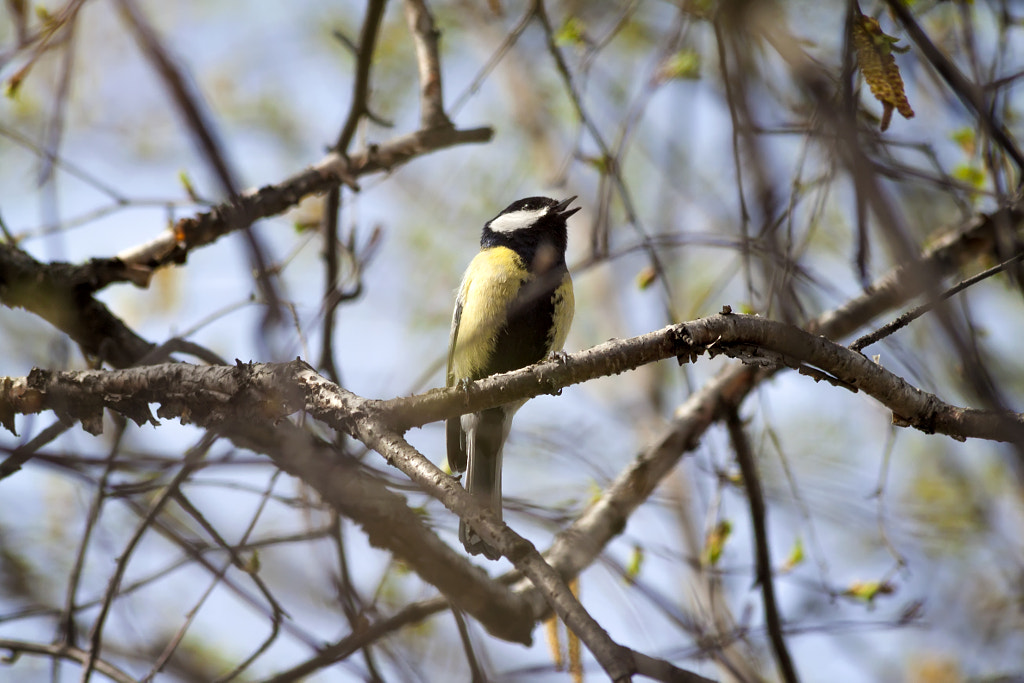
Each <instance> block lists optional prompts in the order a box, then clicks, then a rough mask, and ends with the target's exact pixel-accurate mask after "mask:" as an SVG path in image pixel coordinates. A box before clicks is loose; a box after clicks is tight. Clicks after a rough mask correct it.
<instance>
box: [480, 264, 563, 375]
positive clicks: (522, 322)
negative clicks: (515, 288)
mask: <svg viewBox="0 0 1024 683" xmlns="http://www.w3.org/2000/svg"><path fill="white" fill-rule="evenodd" d="M566 272H567V271H566V268H565V265H564V264H563V265H562V266H561V267H556V268H553V269H550V270H548V271H547V272H546V273H544V274H543V275H541V276H537V277H535V278H533V279H530V280H524V281H523V283H524V284H523V285H522V287H521V288H520V290H519V295H518V296H517V297H516V300H515V301H514V302H513V303H512V305H511V306H509V310H508V321H507V322H506V323H505V325H504V326H503V327H502V328H501V330H500V331H499V332H498V336H497V339H496V343H495V346H494V353H493V354H491V359H490V362H489V363H488V364H487V367H486V368H485V369H484V371H483V373H482V374H483V375H493V374H495V373H498V372H509V371H511V370H518V369H519V368H523V367H526V366H527V365H532V364H534V363H536V362H538V361H540V360H543V359H544V357H545V356H547V355H548V353H550V351H551V338H552V337H553V334H552V327H553V326H554V319H555V304H556V301H555V299H556V296H555V292H556V291H557V289H558V286H559V285H560V284H561V283H562V278H564V277H565V274H566Z"/></svg>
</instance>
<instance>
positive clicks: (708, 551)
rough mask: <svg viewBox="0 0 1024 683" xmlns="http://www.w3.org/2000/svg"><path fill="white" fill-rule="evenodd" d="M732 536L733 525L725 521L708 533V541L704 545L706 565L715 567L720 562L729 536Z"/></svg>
mask: <svg viewBox="0 0 1024 683" xmlns="http://www.w3.org/2000/svg"><path fill="white" fill-rule="evenodd" d="M730 534H732V523H731V522H730V521H729V520H727V519H723V520H722V521H721V522H719V523H718V524H716V525H715V528H714V529H712V530H711V532H710V533H708V537H707V540H706V541H705V543H704V563H705V564H706V565H708V566H710V567H714V566H715V565H716V564H718V560H719V559H721V557H722V551H724V550H725V542H726V541H728V540H729V535H730Z"/></svg>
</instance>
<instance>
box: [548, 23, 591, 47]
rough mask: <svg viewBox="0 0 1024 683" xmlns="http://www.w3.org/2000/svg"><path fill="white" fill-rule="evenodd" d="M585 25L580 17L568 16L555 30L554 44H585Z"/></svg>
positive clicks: (576, 45) (575, 45) (574, 45)
mask: <svg viewBox="0 0 1024 683" xmlns="http://www.w3.org/2000/svg"><path fill="white" fill-rule="evenodd" d="M586 32H587V25H586V24H584V23H583V21H582V20H581V19H577V18H576V17H569V18H568V19H566V20H565V23H563V24H562V26H561V28H559V29H558V30H557V31H555V45H561V46H573V47H582V46H584V45H586V44H587V40H586Z"/></svg>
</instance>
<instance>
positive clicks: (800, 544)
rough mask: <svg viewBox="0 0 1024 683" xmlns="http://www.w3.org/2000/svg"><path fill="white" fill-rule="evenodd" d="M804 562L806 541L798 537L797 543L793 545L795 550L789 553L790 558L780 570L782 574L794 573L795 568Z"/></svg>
mask: <svg viewBox="0 0 1024 683" xmlns="http://www.w3.org/2000/svg"><path fill="white" fill-rule="evenodd" d="M803 561H804V540H803V539H802V538H800V537H799V536H797V537H796V542H795V543H794V544H793V549H792V550H790V551H789V557H787V558H786V561H785V562H783V563H782V567H781V568H780V569H779V571H780V572H782V573H785V572H789V571H792V570H793V568H794V567H796V566H797V565H798V564H801V563H802V562H803Z"/></svg>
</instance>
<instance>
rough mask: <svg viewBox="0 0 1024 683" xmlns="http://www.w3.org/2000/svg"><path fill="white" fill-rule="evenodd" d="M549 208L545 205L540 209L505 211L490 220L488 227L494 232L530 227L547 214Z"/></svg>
mask: <svg viewBox="0 0 1024 683" xmlns="http://www.w3.org/2000/svg"><path fill="white" fill-rule="evenodd" d="M550 210H551V209H549V208H548V207H546V206H545V207H543V208H540V209H521V210H519V211H513V212H512V213H505V214H502V215H500V216H498V217H497V218H495V219H494V220H493V221H491V222H490V223H489V224H488V227H490V229H491V230H493V231H494V232H514V231H516V230H521V229H523V228H528V227H530V226H531V225H533V224H534V223H536V222H537V220H538V219H540V218H541V217H542V216H545V215H547V213H548V211H550Z"/></svg>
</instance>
